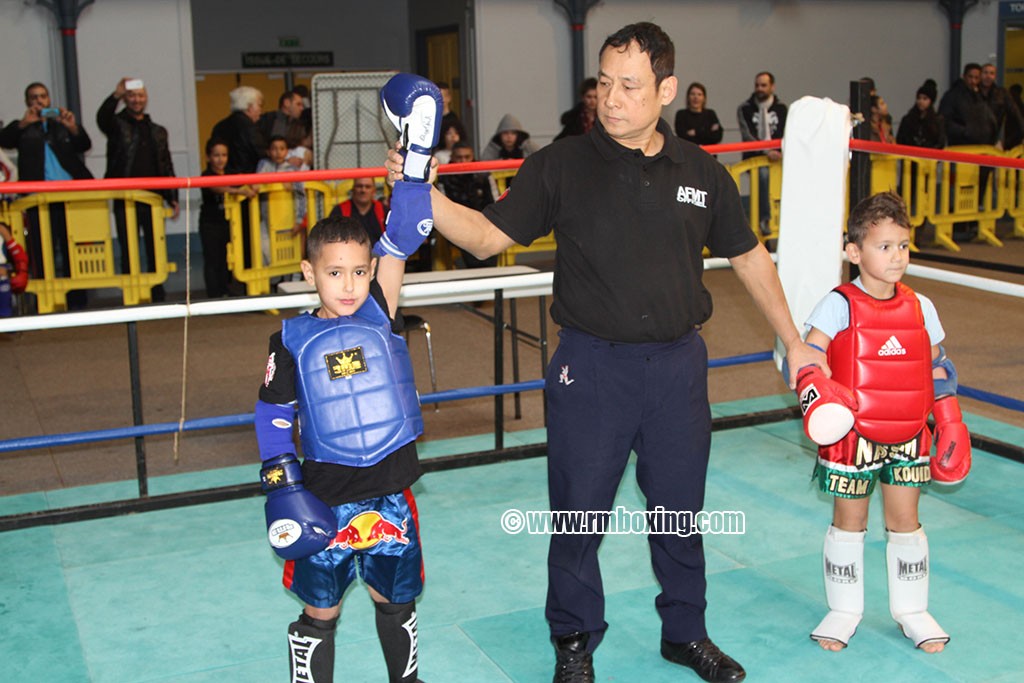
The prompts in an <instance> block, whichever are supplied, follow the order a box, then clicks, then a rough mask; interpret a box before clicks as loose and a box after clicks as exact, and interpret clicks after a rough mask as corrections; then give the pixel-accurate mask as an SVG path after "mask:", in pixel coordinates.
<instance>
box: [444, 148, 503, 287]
mask: <svg viewBox="0 0 1024 683" xmlns="http://www.w3.org/2000/svg"><path fill="white" fill-rule="evenodd" d="M451 157H452V158H451V162H452V163H453V164H465V163H470V162H472V161H474V159H473V146H472V145H470V144H469V143H468V142H457V143H455V147H454V148H453V149H452V151H451ZM436 184H437V189H439V190H441V192H443V193H444V195H445V196H446V197H448V199H450V200H452V201H453V202H455V203H456V204H461V205H462V206H468V207H469V208H471V209H475V210H477V211H483V208H484V207H485V206H487V205H489V204H493V203H494V202H495V200H496V199H497V198H498V187H497V185H495V183H494V178H493V177H492V176H491V174H490V173H454V174H449V175H443V176H438V179H437V183H436ZM462 260H463V262H464V263H465V264H466V267H467V268H485V267H492V266H496V265H498V256H497V254H495V255H494V256H490V257H488V258H485V259H478V258H477V257H476V256H473V254H471V253H469V252H468V251H465V250H462Z"/></svg>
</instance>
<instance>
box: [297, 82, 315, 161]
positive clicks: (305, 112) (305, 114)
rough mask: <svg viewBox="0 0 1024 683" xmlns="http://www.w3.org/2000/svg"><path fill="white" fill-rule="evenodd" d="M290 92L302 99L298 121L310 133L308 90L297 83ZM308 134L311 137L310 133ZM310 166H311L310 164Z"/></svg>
mask: <svg viewBox="0 0 1024 683" xmlns="http://www.w3.org/2000/svg"><path fill="white" fill-rule="evenodd" d="M292 92H294V93H298V95H299V97H301V98H302V115H301V116H299V119H300V120H301V121H302V123H303V124H305V126H306V129H307V130H309V131H312V130H313V100H312V99H310V96H309V88H308V87H306V86H305V85H303V84H302V83H299V84H298V85H296V86H295V87H294V88H292ZM310 134H311V135H312V133H310ZM310 166H312V164H310Z"/></svg>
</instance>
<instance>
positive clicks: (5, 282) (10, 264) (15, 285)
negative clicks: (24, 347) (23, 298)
mask: <svg viewBox="0 0 1024 683" xmlns="http://www.w3.org/2000/svg"><path fill="white" fill-rule="evenodd" d="M27 286H28V256H27V255H26V254H25V250H24V249H22V248H21V245H20V244H18V243H17V242H16V241H15V240H14V235H12V234H11V228H10V226H9V225H7V224H6V223H0V318H9V317H11V315H13V314H14V295H15V294H21V293H22V292H24V291H25V288H26V287H27Z"/></svg>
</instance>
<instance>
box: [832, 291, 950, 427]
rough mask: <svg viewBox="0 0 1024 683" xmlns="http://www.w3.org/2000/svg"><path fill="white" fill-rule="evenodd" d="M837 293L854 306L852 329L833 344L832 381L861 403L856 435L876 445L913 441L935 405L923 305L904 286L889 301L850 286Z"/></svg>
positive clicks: (912, 292) (840, 334) (842, 333)
mask: <svg viewBox="0 0 1024 683" xmlns="http://www.w3.org/2000/svg"><path fill="white" fill-rule="evenodd" d="M835 291H837V292H839V294H841V295H842V296H843V297H844V298H845V299H846V300H847V301H848V302H849V304H850V325H849V327H847V328H846V329H845V330H843V331H842V332H840V333H839V334H837V335H836V338H835V339H833V340H832V343H831V344H829V347H828V364H829V367H830V368H832V379H834V380H835V381H837V382H839V383H840V384H843V385H844V386H847V387H849V388H850V389H852V390H853V393H854V394H855V395H856V396H857V400H858V401H859V404H860V409H859V410H858V411H857V422H856V424H855V425H854V430H855V431H856V432H857V433H858V434H860V435H861V436H863V437H864V438H865V439H868V440H869V441H873V442H875V443H881V444H896V443H904V442H906V441H909V440H910V439H912V438H914V437H915V436H917V434H919V433H920V432H921V430H922V429H924V428H925V426H926V423H927V419H928V413H929V412H931V409H932V404H933V403H934V401H935V396H934V393H933V389H932V358H931V341H930V339H929V337H928V331H927V330H926V329H925V327H924V314H923V313H922V312H921V302H920V301H918V299H917V295H915V294H914V291H913V290H912V289H910V288H909V287H907V286H906V285H904V284H901V283H899V282H897V283H896V294H895V296H893V298H891V299H888V300H886V301H880V300H878V299H875V298H873V297H871V296H869V295H868V294H866V293H865V292H864V291H863V290H861V289H860V288H859V287H857V286H856V285H854V284H851V283H847V284H844V285H840V286H839V287H836V289H835Z"/></svg>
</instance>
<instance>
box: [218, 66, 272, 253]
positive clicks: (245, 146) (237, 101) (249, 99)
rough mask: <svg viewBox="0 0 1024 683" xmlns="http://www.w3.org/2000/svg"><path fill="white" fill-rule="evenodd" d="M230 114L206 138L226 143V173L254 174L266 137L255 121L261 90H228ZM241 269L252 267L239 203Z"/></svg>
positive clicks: (246, 223)
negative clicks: (229, 91)
mask: <svg viewBox="0 0 1024 683" xmlns="http://www.w3.org/2000/svg"><path fill="white" fill-rule="evenodd" d="M229 97H230V98H231V114H229V115H228V116H227V118H224V119H221V120H220V121H218V122H217V124H216V125H215V126H214V127H213V134H212V135H211V136H210V137H214V138H219V139H221V140H223V141H224V142H226V143H227V145H228V167H227V171H226V172H227V173H229V174H235V173H255V172H256V165H257V164H258V163H259V160H260V159H261V158H262V157H263V156H264V155H265V154H266V151H267V139H266V137H264V135H263V132H262V131H261V130H260V128H259V126H258V125H257V122H258V121H259V120H260V115H261V114H262V113H263V93H261V92H260V91H259V90H257V89H256V88H253V87H252V86H248V85H242V86H239V87H237V88H235V89H234V90H232V91H231V93H230V94H229ZM242 254H243V261H244V262H243V263H242V267H243V268H250V267H252V235H251V234H250V231H249V210H248V205H245V204H244V205H243V206H242Z"/></svg>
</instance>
